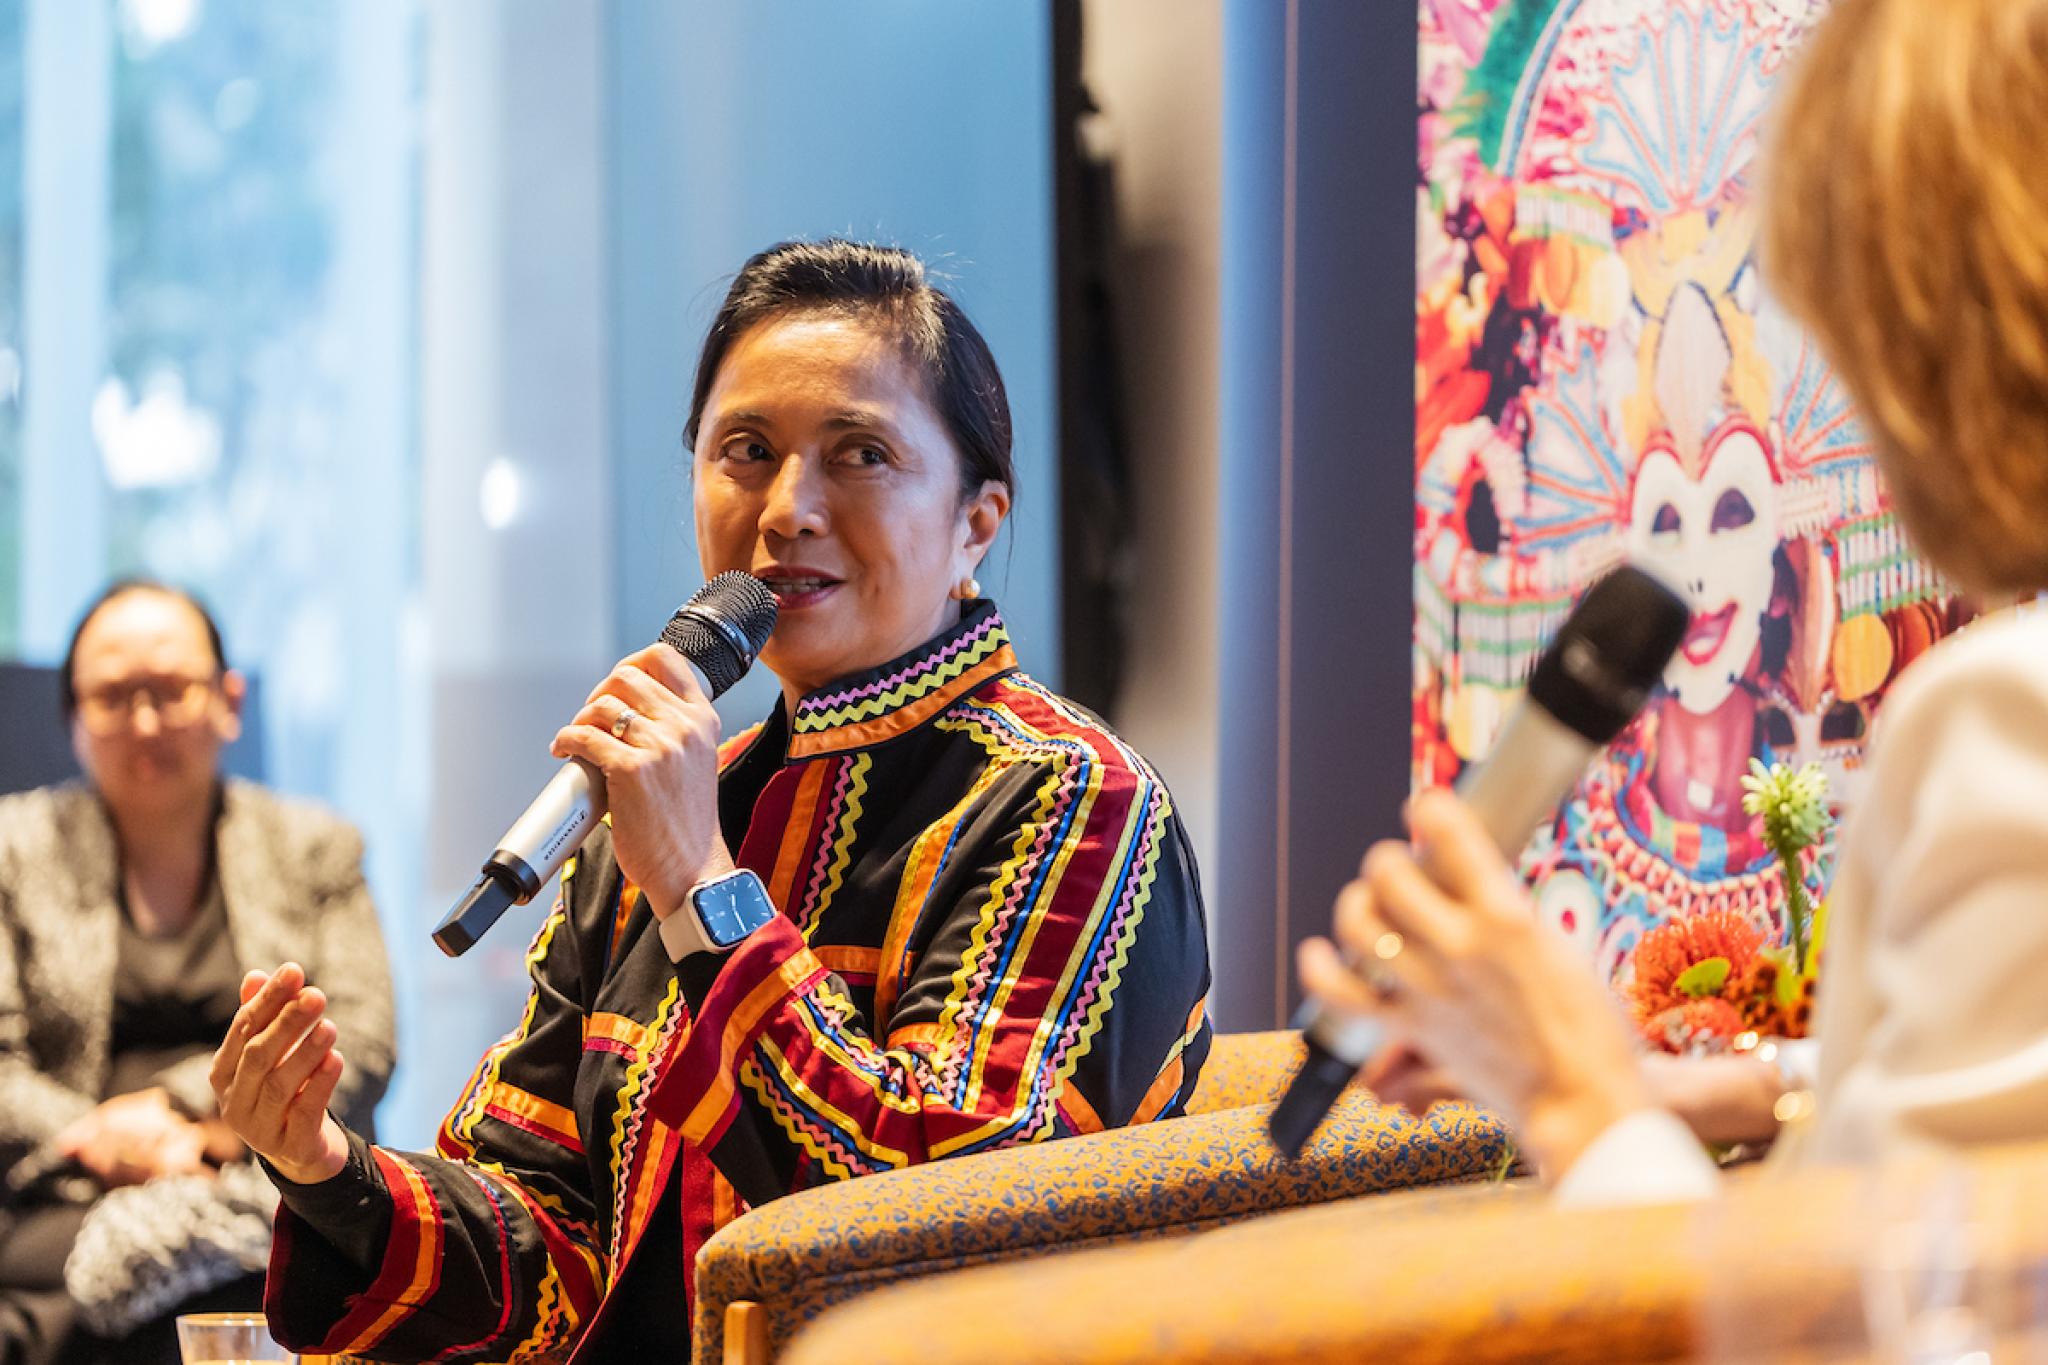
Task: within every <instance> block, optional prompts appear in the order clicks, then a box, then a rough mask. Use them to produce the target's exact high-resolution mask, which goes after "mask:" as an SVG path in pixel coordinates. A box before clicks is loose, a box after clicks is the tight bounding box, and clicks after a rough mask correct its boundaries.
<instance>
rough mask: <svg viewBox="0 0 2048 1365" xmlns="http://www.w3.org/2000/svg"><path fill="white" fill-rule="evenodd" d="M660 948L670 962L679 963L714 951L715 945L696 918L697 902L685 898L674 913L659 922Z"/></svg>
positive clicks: (687, 897)
mask: <svg viewBox="0 0 2048 1365" xmlns="http://www.w3.org/2000/svg"><path fill="white" fill-rule="evenodd" d="M661 947H662V951H663V952H665V953H667V954H668V960H669V961H670V962H681V961H682V960H683V959H685V958H691V957H695V956H696V955H697V954H699V953H708V952H712V951H715V950H716V948H717V945H716V944H714V943H713V942H712V941H711V939H710V937H709V936H708V935H707V934H706V933H705V932H704V924H703V922H702V921H701V920H699V919H698V918H697V902H696V900H695V899H694V898H692V897H689V896H685V897H683V903H682V904H681V905H679V906H677V907H676V910H675V913H674V914H672V915H670V916H669V917H668V918H667V919H665V920H663V921H662V922H661Z"/></svg>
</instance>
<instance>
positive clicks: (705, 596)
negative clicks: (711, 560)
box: [661, 569, 775, 697]
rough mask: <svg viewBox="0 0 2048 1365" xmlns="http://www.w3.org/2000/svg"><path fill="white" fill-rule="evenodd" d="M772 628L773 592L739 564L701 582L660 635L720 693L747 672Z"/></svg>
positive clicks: (773, 614)
mask: <svg viewBox="0 0 2048 1365" xmlns="http://www.w3.org/2000/svg"><path fill="white" fill-rule="evenodd" d="M721 626H723V627H725V629H720V627H721ZM774 630H775V594H773V593H771V592H769V591H768V587H767V585H766V584H764V583H763V582H762V581H761V580H760V579H758V578H756V577H754V576H753V575H752V574H749V573H741V572H739V571H738V570H736V569H735V570H731V571H729V572H726V573H722V574H720V575H718V577H716V578H714V579H712V580H711V581H710V582H709V583H706V584H705V585H704V586H703V587H701V588H699V589H698V590H697V592H696V594H695V595H694V596H692V597H691V598H690V600H689V601H688V602H685V603H684V604H683V605H682V607H681V608H679V609H678V610H677V612H676V614H675V615H674V616H672V617H670V618H669V623H668V627H667V629H665V630H663V631H662V632H661V638H662V640H663V641H665V642H666V643H667V644H669V645H671V646H673V647H674V648H675V649H677V650H679V651H680V652H681V653H682V655H683V657H684V658H686V659H688V660H689V661H690V662H691V663H694V664H695V665H697V667H698V668H699V669H701V670H702V671H703V673H704V679H705V681H706V682H708V683H710V684H711V695H712V696H713V697H718V696H720V695H722V694H723V693H724V692H725V690H726V689H727V688H729V687H731V686H732V685H733V684H734V683H736V682H738V681H739V680H740V679H741V678H742V677H744V676H746V672H747V670H748V669H749V668H752V667H753V665H754V659H755V656H757V655H758V654H759V653H760V652H761V646H763V645H765V644H767V643H768V637H769V635H770V634H772V633H773V632H774Z"/></svg>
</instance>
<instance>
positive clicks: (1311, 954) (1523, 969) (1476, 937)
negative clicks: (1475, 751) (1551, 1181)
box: [1300, 791, 1651, 1173]
mask: <svg viewBox="0 0 2048 1365" xmlns="http://www.w3.org/2000/svg"><path fill="white" fill-rule="evenodd" d="M1409 827H1410V829H1411V830H1412V832H1413V834H1414V836H1415V842H1416V843H1417V844H1418V845H1419V846H1421V847H1422V848H1423V849H1425V850H1427V852H1426V854H1425V857H1426V859H1427V862H1428V866H1429V871H1428V872H1425V871H1424V870H1423V867H1422V865H1421V864H1419V863H1418V862H1417V861H1416V858H1415V855H1414V854H1412V853H1411V852H1410V850H1409V848H1408V846H1407V845H1406V844H1402V843H1398V842H1389V843H1383V844H1380V845H1378V846H1377V847H1375V848H1374V849H1373V850H1372V851H1371V852H1370V853H1368V854H1367V855H1366V858H1365V862H1364V864H1363V866H1362V867H1361V868H1360V875H1359V878H1358V880H1356V881H1354V882H1352V883H1351V884H1350V885H1349V886H1347V887H1345V888H1344V890H1343V891H1342V892H1341V893H1340V894H1339V896H1338V898H1337V911H1336V930H1337V939H1338V941H1339V942H1340V943H1342V944H1343V946H1344V948H1345V950H1346V952H1347V953H1348V954H1349V956H1350V959H1351V960H1352V961H1354V962H1362V963H1370V964H1373V965H1372V967H1371V968H1370V969H1369V970H1368V971H1367V972H1366V973H1365V974H1364V975H1363V976H1361V974H1359V973H1356V972H1354V971H1352V970H1351V969H1350V968H1349V967H1347V966H1346V965H1345V962H1344V960H1343V958H1341V957H1340V956H1339V954H1338V951H1337V949H1336V948H1335V947H1334V946H1333V945H1331V944H1330V943H1329V942H1328V941H1326V940H1323V939H1311V940H1309V941H1308V942H1307V943H1304V944H1303V945H1302V951H1301V956H1300V971H1301V979H1302V984H1303V985H1304V986H1305V987H1307V989H1308V990H1309V992H1310V993H1311V994H1313V995H1314V996H1316V997H1317V999H1318V1000H1319V1001H1321V1002H1322V1003H1323V1005H1324V1006H1325V1007H1326V1008H1331V1009H1336V1010H1339V1011H1343V1012H1347V1013H1352V1014H1358V1013H1367V1014H1375V1015H1378V1016H1380V1017H1382V1018H1384V1019H1385V1020H1386V1021H1387V1022H1388V1024H1389V1026H1390V1027H1391V1028H1392V1029H1393V1031H1394V1032H1395V1034H1396V1035H1397V1036H1398V1038H1399V1039H1400V1040H1401V1041H1402V1043H1404V1044H1406V1045H1407V1046H1409V1047H1412V1049H1413V1055H1411V1056H1410V1057H1409V1059H1408V1065H1409V1066H1410V1067H1411V1068H1412V1069H1414V1070H1415V1071H1417V1072H1427V1071H1431V1070H1432V1069H1433V1068H1441V1069H1442V1072H1443V1073H1444V1074H1443V1075H1442V1076H1435V1075H1432V1077H1431V1082H1432V1084H1431V1085H1430V1086H1429V1087H1420V1086H1418V1087H1417V1088H1418V1089H1436V1088H1439V1087H1441V1086H1442V1085H1443V1083H1444V1081H1445V1080H1448V1081H1450V1082H1452V1083H1454V1084H1455V1087H1456V1088H1457V1089H1460V1090H1462V1091H1464V1092H1465V1093H1467V1094H1469V1095H1470V1096H1471V1097H1472V1098H1473V1099H1475V1100H1477V1101H1478V1102H1479V1103H1481V1104H1484V1105H1487V1106H1488V1107H1490V1108H1493V1109H1494V1110H1496V1111H1497V1112H1499V1113H1500V1114H1501V1115H1502V1116H1503V1117H1505V1118H1506V1119H1507V1120H1508V1121H1509V1122H1510V1123H1511V1124H1512V1125H1514V1126H1515V1127H1516V1128H1517V1129H1518V1130H1520V1133H1521V1137H1522V1140H1523V1142H1524V1143H1525V1145H1526V1146H1527V1147H1528V1148H1529V1150H1530V1151H1531V1154H1532V1155H1534V1156H1535V1157H1536V1158H1537V1160H1538V1161H1539V1162H1540V1163H1542V1164H1543V1165H1544V1166H1545V1168H1546V1169H1547V1170H1550V1171H1553V1172H1558V1173H1561V1172H1562V1171H1564V1170H1565V1169H1567V1168H1569V1166H1570V1165H1571V1163H1572V1161H1573V1160H1575V1159H1576V1157H1577V1155H1578V1153H1579V1152H1580V1151H1582V1150H1583V1149H1584V1147H1585V1146H1586V1144H1588V1143H1590V1142H1591V1141H1592V1140H1593V1139H1594V1138H1595V1137H1597V1136H1599V1134H1600V1133H1601V1132H1602V1131H1604V1130H1605V1128H1606V1127H1607V1125H1608V1124H1610V1123H1612V1122H1614V1121H1615V1120H1616V1119H1618V1118H1620V1117H1622V1116H1624V1115H1625V1114H1627V1113H1630V1112H1633V1111H1634V1110H1637V1109H1642V1108H1646V1107H1648V1106H1649V1104H1650V1102H1651V1101H1650V1097H1649V1095H1648V1094H1647V1092H1646V1090H1645V1087H1644V1085H1643V1081H1642V1077H1641V1075H1640V1073H1639V1071H1638V1070H1637V1067H1636V1061H1635V1056H1634V1052H1633V1049H1632V1047H1631V1045H1630V1042H1629V1037H1628V1033H1627V1030H1626V1029H1625V1027H1623V1025H1622V1021H1621V1019H1620V1016H1619V1014H1618V1012H1617V1010H1616V1008H1615V1006H1614V1003H1613V1001H1612V1000H1611V999H1610V997H1609V996H1608V993H1607V990H1606V988H1605V987H1604V986H1603V985H1602V984H1601V983H1600V982H1599V981H1598V980H1596V979H1595V978H1594V976H1593V975H1592V974H1591V973H1590V972H1589V971H1587V969H1586V966H1585V964H1584V963H1583V962H1581V961H1580V960H1579V959H1578V957H1577V956H1576V955H1575V954H1574V953H1573V951H1572V949H1571V947H1570V946H1569V945H1568V944H1567V943H1566V942H1565V941H1564V940H1563V938H1562V937H1560V936H1559V935H1557V934H1555V933H1552V932H1550V931H1549V930H1547V929H1545V928H1544V927H1543V926H1542V925H1540V924H1538V923H1537V922H1536V918H1535V915H1534V913H1533V912H1532V910H1531V908H1530V906H1529V901H1528V897H1527V895H1526V894H1525V893H1524V892H1523V890H1522V888H1521V886H1520V885H1519V883H1518V882H1516V881H1515V879H1514V878H1513V877H1512V875H1511V873H1510V870H1509V868H1508V866H1507V864H1506V862H1505V861H1504V860H1503V859H1502V858H1501V855H1500V853H1499V851H1498V850H1497V849H1495V848H1494V847H1493V843H1492V841H1491V839H1489V838H1488V836H1487V834H1486V831H1485V830H1484V829H1483V828H1482V827H1481V826H1480V824H1479V822H1478V820H1477V819H1476V818H1475V817H1474V816H1473V815H1472V813H1471V812H1470V811H1469V810H1467V809H1466V808H1465V806H1464V805H1463V804H1462V803H1461V802H1459V801H1458V800H1457V798H1456V797H1454V796H1452V795H1451V794H1450V793H1448V792H1442V791H1436V792H1426V793H1424V794H1423V795H1421V796H1420V797H1418V798H1416V800H1415V802H1414V804H1413V806H1412V807H1411V810H1410V815H1409Z"/></svg>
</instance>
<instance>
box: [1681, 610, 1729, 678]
mask: <svg viewBox="0 0 2048 1365" xmlns="http://www.w3.org/2000/svg"><path fill="white" fill-rule="evenodd" d="M1734 624H1735V604H1734V603H1733V602H1730V603H1729V604H1728V605H1727V606H1725V607H1723V608H1721V610H1719V611H1717V612H1715V613H1714V614H1713V615H1712V616H1695V617H1693V618H1692V629H1691V630H1688V631H1687V632H1686V633H1685V649H1684V653H1685V660H1686V662H1687V663H1690V664H1694V665H1698V664H1703V663H1705V662H1706V661H1707V660H1709V659H1711V658H1713V657H1714V656H1715V655H1716V654H1718V653H1720V652H1721V646H1722V645H1724V644H1726V643H1727V642H1728V631H1729V629H1730V628H1731V627H1732V626H1734Z"/></svg>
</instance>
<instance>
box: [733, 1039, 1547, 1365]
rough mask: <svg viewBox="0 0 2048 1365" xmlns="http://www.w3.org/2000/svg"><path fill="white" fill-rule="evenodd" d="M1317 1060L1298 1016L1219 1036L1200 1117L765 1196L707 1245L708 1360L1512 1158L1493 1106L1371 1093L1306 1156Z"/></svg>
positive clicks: (1201, 1094) (1465, 1175)
mask: <svg viewBox="0 0 2048 1365" xmlns="http://www.w3.org/2000/svg"><path fill="white" fill-rule="evenodd" d="M1299 1058H1300V1040H1299V1037H1298V1035H1296V1034H1294V1033H1292V1032H1273V1033H1261V1034H1243V1035H1236V1036H1223V1037H1218V1038H1217V1039H1216V1043H1215V1047H1214V1049H1213V1050H1212V1052H1211V1054H1210V1058H1209V1061H1208V1063H1207V1064H1206V1065H1205V1066H1204V1067H1203V1071H1202V1077H1201V1080H1200V1082H1199V1084H1198V1086H1197V1088H1196V1092H1195V1094H1194V1096H1193V1097H1192V1098H1191V1100H1190V1103H1189V1113H1188V1114H1187V1115H1186V1116H1185V1117H1182V1118H1175V1119H1167V1120H1164V1121H1161V1122H1158V1123H1152V1124H1147V1125H1144V1126H1143V1127H1138V1128H1126V1129H1121V1130H1117V1131H1113V1132H1106V1133H1095V1134H1090V1135H1088V1136H1085V1137H1076V1138H1068V1139H1065V1140H1063V1141H1060V1142H1054V1143H1048V1144H1045V1145H1042V1146H1034V1147H1020V1148H1012V1149H1008V1150H1005V1151H998V1152H987V1153H983V1154H980V1155H976V1156H970V1157H960V1158H956V1159H954V1160H950V1161H941V1162H935V1163H933V1164H931V1165H928V1166H917V1167H912V1168H910V1169H908V1170H903V1171H893V1172H888V1173H885V1174H882V1175H875V1176H868V1177H864V1178H863V1179H860V1180H855V1181H848V1182H845V1183H843V1184H837V1185H829V1186H824V1187H821V1188H818V1189H814V1190H808V1191H805V1192H804V1193H802V1194H798V1195H792V1196H790V1197H789V1198H786V1199H780V1200H777V1201H776V1202H774V1203H772V1204H768V1205H765V1206H763V1207H762V1208H759V1209H756V1210H754V1211H753V1212H751V1213H749V1214H747V1215H746V1216H745V1217H743V1218H740V1219H739V1220H737V1221H736V1222H734V1223H732V1224H731V1225H730V1226H728V1227H726V1228H725V1229H723V1230H722V1231H721V1232H719V1234H718V1235H717V1236H716V1237H714V1238H712V1240H711V1241H710V1243H709V1244H707V1245H706V1246H705V1248H704V1250H703V1252H702V1253H701V1255H700V1256H699V1257H698V1261H697V1319H696V1325H695V1326H696V1347H695V1355H696V1359H697V1360H698V1361H699V1362H700V1365H710V1362H715V1361H720V1360H723V1361H725V1362H745V1363H746V1365H753V1363H754V1362H761V1361H767V1360H770V1359H773V1358H774V1357H775V1355H776V1354H777V1353H778V1352H779V1351H781V1350H782V1348H783V1347H784V1346H786V1345H787V1344H788V1342H789V1340H790V1339H791V1338H792V1337H793V1336H794V1335H795V1333H796V1332H797V1330H798V1329H799V1328H801V1327H802V1326H803V1325H804V1324H806V1323H807V1322H809V1321H810V1320H811V1319H813V1318H814V1317H816V1316H817V1315H818V1314H819V1313H821V1312H823V1311H824V1310H825V1309H827V1308H829V1307H832V1306H833V1305H835V1304H838V1303H842V1302H844V1301H846V1300H848V1299H852V1298H856V1297H858V1296H860V1295H863V1294H866V1293H868V1292H870V1291H872V1290H875V1289H879V1288H882V1287H884V1286H887V1285H890V1284H894V1283H897V1282H900V1281H904V1280H911V1279H916V1278H919V1277H922V1276H927V1275H931V1274H934V1273H937V1272H940V1271H946V1270H953V1269H958V1268H961V1267H966V1266H977V1265H985V1264H989V1263H992V1262H1007V1261H1014V1260H1021V1259H1024V1258H1029V1257H1038V1256H1043V1255H1046V1254H1047V1253H1051V1252H1055V1251H1064V1250H1070V1249H1073V1248H1081V1247H1103V1246H1112V1245H1115V1244H1118V1243H1125V1242H1136V1241H1144V1240H1149V1239H1158V1238H1164V1237H1171V1236H1175V1235H1177V1234H1185V1233H1191V1232H1196V1231H1200V1230H1202V1229H1206V1228H1213V1227H1217V1226H1219V1225H1222V1224H1225V1223H1230V1222H1235V1221H1237V1220H1240V1219H1244V1218H1249V1217H1252V1216H1255V1215H1258V1214H1264V1213H1271V1212H1274V1211H1276V1210H1281V1209H1288V1208H1294V1207H1298V1206H1301V1205H1307V1204H1318V1203H1324V1202H1327V1201H1330V1200H1334V1199H1348V1198H1351V1197H1353V1196H1356V1195H1362V1194H1371V1193H1376V1192H1379V1191H1383V1190H1397V1189H1405V1188H1407V1187H1410V1186H1416V1185H1427V1184H1435V1183H1440V1182H1446V1181H1462V1180H1473V1179H1477V1178H1480V1177H1484V1176H1487V1175H1490V1174H1491V1173H1493V1172H1495V1171H1496V1170H1498V1169H1499V1168H1500V1167H1501V1165H1502V1163H1503V1162H1504V1161H1505V1160H1507V1159H1508V1144H1507V1134H1506V1131H1505V1130H1504V1129H1503V1128H1502V1127H1501V1126H1500V1124H1499V1123H1497V1122H1496V1121H1495V1120H1493V1119H1492V1118H1490V1117H1488V1116H1486V1115H1484V1114H1481V1113H1479V1112H1478V1111H1476V1110H1473V1109H1469V1108H1455V1109H1439V1110H1438V1111H1437V1112H1436V1113H1435V1114H1434V1115H1432V1116H1431V1117H1430V1118H1428V1119H1426V1120H1417V1119H1414V1118H1412V1117H1410V1116H1408V1115H1406V1114H1404V1113H1400V1112H1398V1111H1394V1110H1390V1109H1385V1108H1382V1107H1380V1106H1379V1105H1377V1104H1376V1103H1375V1102H1374V1101H1373V1100H1372V1099H1371V1097H1370V1096H1368V1095H1366V1094H1365V1093H1364V1092H1362V1091H1354V1092H1352V1094H1351V1095H1350V1096H1348V1097H1347V1098H1346V1099H1345V1101H1344V1102H1343V1103H1342V1104H1341V1105H1340V1106H1339V1107H1338V1109H1337V1111H1336V1112H1335V1113H1334V1114H1333V1115H1332V1116H1331V1120H1330V1122H1329V1123H1328V1124H1327V1125H1326V1126H1325V1128H1324V1130H1323V1131H1322V1133H1320V1134H1319V1135H1318V1137H1317V1139H1316V1141H1315V1142H1314V1143H1313V1144H1311V1146H1310V1147H1309V1149H1308V1151H1307V1152H1306V1153H1304V1154H1303V1159H1302V1160H1301V1161H1300V1162H1298V1163H1295V1164H1293V1165H1289V1164H1288V1163H1286V1162H1284V1161H1282V1160H1281V1159H1280V1158H1279V1156H1278V1155H1277V1154H1276V1153H1275V1152H1274V1151H1273V1150H1272V1148H1271V1147H1270V1145H1269V1144H1268V1143H1267V1142H1266V1138H1265V1118H1266V1107H1265V1106H1266V1105H1268V1104H1269V1103H1270V1102H1271V1101H1272V1100H1273V1099H1274V1098H1276V1097H1277V1096H1278V1094H1279V1092H1280V1089H1281V1088H1282V1086H1283V1085H1284V1084H1285V1082H1286V1080H1287V1078H1288V1077H1289V1076H1290V1075H1292V1074H1293V1071H1294V1068H1295V1066H1296V1065H1297V1064H1298V1061H1299ZM1035 1316H1036V1315H1035V1314H1032V1313H1028V1312H1027V1313H1026V1314H1025V1317H1026V1318H1027V1319H1029V1318H1035ZM908 1340H909V1338H907V1337H906V1338H905V1341H906V1342H908ZM860 1358H863V1357H861V1356H851V1357H846V1359H860Z"/></svg>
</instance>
